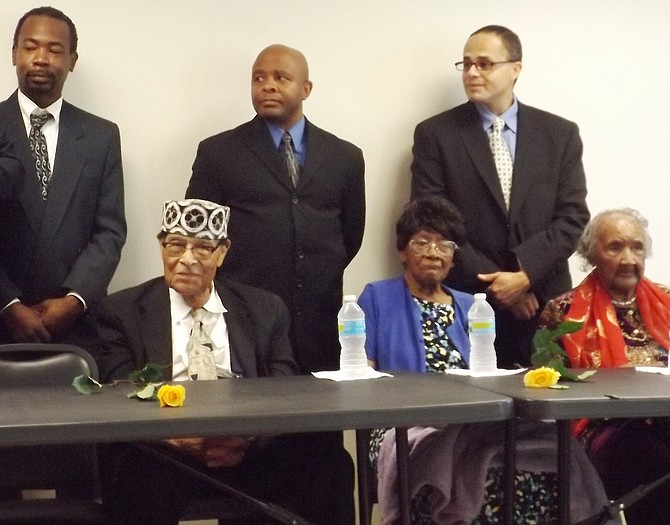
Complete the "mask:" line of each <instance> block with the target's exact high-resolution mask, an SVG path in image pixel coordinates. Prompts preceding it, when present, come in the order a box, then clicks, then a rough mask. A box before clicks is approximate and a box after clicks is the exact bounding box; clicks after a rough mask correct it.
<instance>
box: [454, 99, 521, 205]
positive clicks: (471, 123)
mask: <svg viewBox="0 0 670 525" xmlns="http://www.w3.org/2000/svg"><path fill="white" fill-rule="evenodd" d="M466 112H467V113H466V115H465V119H464V122H463V126H460V127H459V128H458V130H459V133H460V134H461V138H462V140H463V143H464V144H465V149H466V150H467V152H468V155H469V156H470V159H471V160H472V163H473V164H474V165H475V168H476V170H477V173H479V176H480V177H481V178H482V180H483V181H484V184H486V187H487V188H488V189H489V191H490V192H491V194H492V195H493V196H494V197H495V200H496V202H497V203H498V206H499V207H500V209H501V210H502V211H503V212H504V213H505V215H507V207H506V206H505V197H503V193H502V187H501V186H500V179H499V178H498V171H497V170H496V166H495V162H494V161H493V155H492V154H491V147H490V146H489V142H488V137H487V136H486V132H485V131H484V128H483V127H482V120H481V117H480V116H479V113H478V111H477V108H476V107H475V105H474V104H472V103H468V104H467V105H466ZM514 170H515V175H516V164H515V166H514ZM515 182H516V181H514V182H513V183H512V186H514V183H515Z"/></svg>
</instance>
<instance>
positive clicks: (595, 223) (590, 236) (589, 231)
mask: <svg viewBox="0 0 670 525" xmlns="http://www.w3.org/2000/svg"><path fill="white" fill-rule="evenodd" d="M613 215H618V216H622V217H626V218H628V219H630V220H632V221H634V222H636V223H637V224H639V226H640V228H642V231H643V232H644V247H645V250H646V252H647V255H651V236H650V235H649V230H648V229H647V228H648V226H649V221H647V219H646V218H645V217H644V216H643V215H642V214H641V213H640V212H639V211H637V210H634V209H633V208H613V209H609V210H604V211H601V212H600V213H599V214H598V215H596V216H595V217H593V219H591V222H589V223H588V224H587V225H586V228H584V233H582V236H581V237H580V238H579V241H578V242H577V254H578V255H579V256H580V257H581V258H582V259H583V260H584V263H583V264H582V270H584V271H588V270H589V269H590V268H592V267H593V266H594V264H593V255H594V253H593V252H594V250H595V243H596V234H597V232H598V228H600V225H601V223H602V222H603V221H604V220H605V219H608V218H610V217H612V216H613Z"/></svg>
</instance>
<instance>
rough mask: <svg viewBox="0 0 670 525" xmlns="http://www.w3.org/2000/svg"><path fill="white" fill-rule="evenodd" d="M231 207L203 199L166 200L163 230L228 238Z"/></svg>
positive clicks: (212, 238)
mask: <svg viewBox="0 0 670 525" xmlns="http://www.w3.org/2000/svg"><path fill="white" fill-rule="evenodd" d="M229 218H230V208H229V207H228V206H222V205H221V204H217V203H216V202H211V201H204V200H201V199H184V200H180V201H165V202H164V203H163V224H162V225H161V231H163V232H165V233H176V234H178V235H185V236H187V237H195V238H197V239H209V240H212V241H220V240H222V239H227V238H228V219H229Z"/></svg>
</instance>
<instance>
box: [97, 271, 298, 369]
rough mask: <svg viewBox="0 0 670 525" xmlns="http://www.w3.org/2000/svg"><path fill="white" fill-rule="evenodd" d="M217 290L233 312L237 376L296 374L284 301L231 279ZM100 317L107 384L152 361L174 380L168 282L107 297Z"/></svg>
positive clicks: (228, 323) (149, 283)
mask: <svg viewBox="0 0 670 525" xmlns="http://www.w3.org/2000/svg"><path fill="white" fill-rule="evenodd" d="M215 286H216V291H217V293H218V294H219V296H220V297H221V301H222V302H223V305H224V306H225V307H226V309H227V310H228V312H227V313H225V314H224V318H225V320H226V326H227V328H228V338H229V342H230V353H231V367H232V370H233V372H235V373H238V374H241V375H242V376H243V377H263V376H277V375H290V374H294V373H295V371H296V367H295V362H294V361H293V356H292V352H291V346H290V343H289V340H288V327H289V318H288V312H287V311H286V306H285V305H284V303H282V301H281V299H280V298H279V297H277V296H275V295H273V294H270V293H268V292H266V291H264V290H260V289H258V288H254V287H251V286H246V285H243V284H239V283H235V282H232V281H228V280H226V281H218V282H215ZM96 317H97V326H98V336H99V341H100V349H99V351H98V352H97V355H98V366H99V368H100V377H101V378H102V380H103V381H110V380H112V379H126V378H127V377H128V374H129V373H130V372H131V371H133V370H136V369H141V368H143V367H144V366H145V365H146V364H147V363H148V362H151V363H155V364H159V365H169V366H168V369H167V371H166V377H167V378H171V377H172V322H171V317H170V294H169V289H168V286H167V284H166V283H165V280H164V279H163V278H162V277H159V278H156V279H152V280H150V281H147V282H145V283H143V284H140V285H138V286H135V287H133V288H127V289H126V290H122V291H120V292H116V293H114V294H112V295H110V296H109V297H107V298H105V299H104V300H103V302H102V304H101V305H100V308H99V309H98V312H97V315H96Z"/></svg>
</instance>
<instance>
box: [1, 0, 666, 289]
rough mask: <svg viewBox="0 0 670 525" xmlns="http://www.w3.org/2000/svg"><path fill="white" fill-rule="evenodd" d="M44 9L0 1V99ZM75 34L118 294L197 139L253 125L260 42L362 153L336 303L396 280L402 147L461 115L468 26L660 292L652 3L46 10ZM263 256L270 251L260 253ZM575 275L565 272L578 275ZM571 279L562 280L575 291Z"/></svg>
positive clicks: (176, 191) (316, 113) (440, 1)
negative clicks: (111, 202)
mask: <svg viewBox="0 0 670 525" xmlns="http://www.w3.org/2000/svg"><path fill="white" fill-rule="evenodd" d="M37 5H40V4H39V3H36V4H33V3H31V2H27V1H25V0H2V12H3V16H2V19H1V20H0V42H2V44H3V45H5V46H6V48H5V50H6V55H5V60H4V61H3V62H2V63H0V96H5V95H7V96H9V94H10V93H11V92H12V91H13V90H14V89H15V87H16V77H15V73H14V69H13V67H12V66H11V59H10V51H11V39H12V36H13V31H14V27H15V24H16V22H17V21H18V19H19V17H20V16H21V15H22V14H23V13H24V12H26V11H28V10H29V9H30V8H32V7H34V6H37ZM53 5H54V6H55V7H58V8H59V9H62V10H63V11H64V12H65V13H66V14H68V15H69V16H70V17H71V18H72V19H73V21H74V22H75V24H76V25H77V29H78V31H79V39H80V42H79V55H80V58H79V62H78V63H77V67H76V70H75V72H74V73H72V74H71V76H70V77H69V78H68V81H67V84H66V87H65V98H66V99H67V100H68V101H70V102H72V103H74V104H75V105H78V106H80V107H82V108H84V109H86V110H88V111H91V112H93V113H96V114H98V115H101V116H103V117H106V118H108V119H110V120H113V121H115V122H116V123H118V125H119V127H120V128H121V137H122V142H123V160H124V168H125V180H126V213H127V217H128V227H129V233H128V242H127V244H126V247H125V248H124V251H123V255H122V259H121V264H120V266H119V269H118V270H117V273H116V276H115V277H114V280H113V282H112V286H111V289H112V290H117V289H120V288H125V287H127V286H131V285H134V284H136V283H139V282H141V281H143V280H145V279H148V278H150V277H153V276H155V275H158V274H159V273H160V272H161V266H160V263H159V257H158V251H157V248H156V241H155V233H156V231H157V229H158V228H159V225H160V212H161V203H162V201H163V200H165V199H171V198H180V197H182V196H183V194H184V190H185V188H186V185H187V182H188V179H189V176H190V172H191V171H190V168H191V164H192V162H193V158H194V156H195V152H196V147H197V144H198V142H199V141H200V140H202V139H203V138H205V137H207V136H210V135H212V134H214V133H217V132H219V131H222V130H224V129H228V128H231V127H234V126H236V125H238V124H239V123H242V122H244V121H246V120H248V119H250V118H251V117H252V116H253V109H252V107H251V102H250V97H249V76H250V68H251V64H252V62H253V60H254V58H255V56H256V54H257V53H258V52H259V51H260V50H261V49H262V48H263V47H265V46H266V45H268V44H271V43H277V42H280V43H285V44H287V45H290V46H293V47H296V48H298V49H300V50H301V51H303V52H304V54H305V55H306V57H307V59H308V61H309V63H310V69H311V77H312V80H313V82H314V91H313V92H312V95H311V97H310V98H309V100H308V101H307V102H306V104H305V113H306V115H307V116H308V117H309V118H310V119H311V120H312V121H313V122H314V123H315V124H317V125H319V126H321V127H323V128H325V129H327V130H329V131H331V132H333V133H335V134H337V135H339V136H341V137H343V138H346V139H347V140H350V141H351V142H353V143H355V144H357V145H358V146H359V147H361V148H362V149H363V152H364V154H365V159H366V164H367V173H366V181H367V200H368V221H367V227H366V232H365V239H364V243H363V247H362V249H361V252H360V253H359V255H358V256H357V257H356V259H355V260H354V261H353V263H352V264H351V266H350V268H349V269H348V270H347V273H346V283H345V292H346V293H359V292H360V290H361V289H362V287H363V285H364V284H365V283H366V282H368V281H370V280H375V279H379V278H383V277H387V276H390V275H393V274H395V273H397V272H398V271H399V266H398V264H397V262H396V259H397V257H396V254H395V251H394V248H393V243H394V236H393V228H394V224H395V221H396V219H397V217H398V214H399V210H400V209H401V207H402V205H403V204H404V203H405V202H406V200H407V198H408V194H409V165H410V161H411V147H412V133H413V130H414V126H415V125H416V124H417V123H418V122H419V121H421V120H423V119H425V118H427V117H429V116H430V115H433V114H435V113H437V112H439V111H442V110H444V109H447V108H450V107H452V106H454V105H456V104H458V103H460V102H462V101H464V95H463V91H462V89H461V84H460V74H459V73H458V72H456V70H455V69H454V67H453V63H454V62H455V61H457V60H459V59H460V58H461V55H462V49H463V44H464V43H465V40H466V39H467V37H468V35H469V34H470V33H471V32H472V31H474V30H475V29H477V28H479V27H481V26H483V25H487V24H491V23H496V24H502V25H506V26H508V27H510V28H511V29H513V30H514V31H516V32H517V33H518V34H519V36H520V38H521V41H522V43H523V46H524V69H523V72H522V74H521V78H520V80H519V82H518V85H517V95H518V96H519V98H520V99H521V100H522V101H523V102H525V103H527V104H530V105H535V106H538V107H540V108H542V109H546V110H548V111H552V112H554V113H557V114H559V115H562V116H564V117H566V118H569V119H571V120H574V121H575V122H577V123H578V124H579V126H580V129H581V132H582V138H583V141H584V144H585V154H584V163H585V166H586V172H587V180H588V187H589V196H588V202H589V206H590V207H591V210H592V212H595V211H599V210H601V209H603V208H608V207H618V206H632V207H635V208H638V209H639V210H640V211H642V213H643V214H645V215H646V216H647V217H648V218H649V220H650V222H651V234H652V237H654V239H655V247H654V248H655V249H654V255H653V257H652V258H651V259H650V260H649V261H648V265H647V275H648V276H649V277H651V278H652V279H654V280H657V281H662V282H666V283H670V267H669V265H668V264H667V263H668V261H670V242H668V241H669V239H668V234H667V231H668V228H667V224H665V226H664V221H665V220H667V219H664V216H665V215H666V213H665V211H666V208H667V202H668V198H669V196H670V192H668V183H667V182H666V179H667V174H668V173H669V172H670V169H669V164H670V157H669V156H668V155H666V152H667V150H668V149H669V148H668V145H667V143H668V138H670V133H668V131H667V126H668V125H669V124H670V107H669V104H670V102H669V98H670V96H669V93H670V85H669V83H670V82H669V81H670V73H669V71H670V66H669V65H668V50H669V49H670V36H669V35H670V31H668V24H669V23H670V4H669V3H667V2H665V1H663V0H639V1H636V2H633V1H626V0H608V1H603V0H589V1H588V2H584V1H583V0H563V1H562V2H542V1H539V0H508V1H506V2H492V1H490V0H469V1H467V2H466V1H463V0H462V1H456V0H414V1H407V0H368V1H367V2H366V1H364V0H363V1H361V0H338V1H337V2H326V1H323V0H322V1H319V0H284V1H282V2H270V1H269V0H235V1H232V0H231V1H225V0H200V1H197V0H192V1H175V0H172V1H170V0H139V1H138V0H116V1H113V2H111V1H108V2H96V1H91V0H54V4H53ZM268 242H272V240H271V239H268ZM575 268H577V266H576V265H575ZM580 276H581V274H579V272H575V279H579V278H580Z"/></svg>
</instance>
